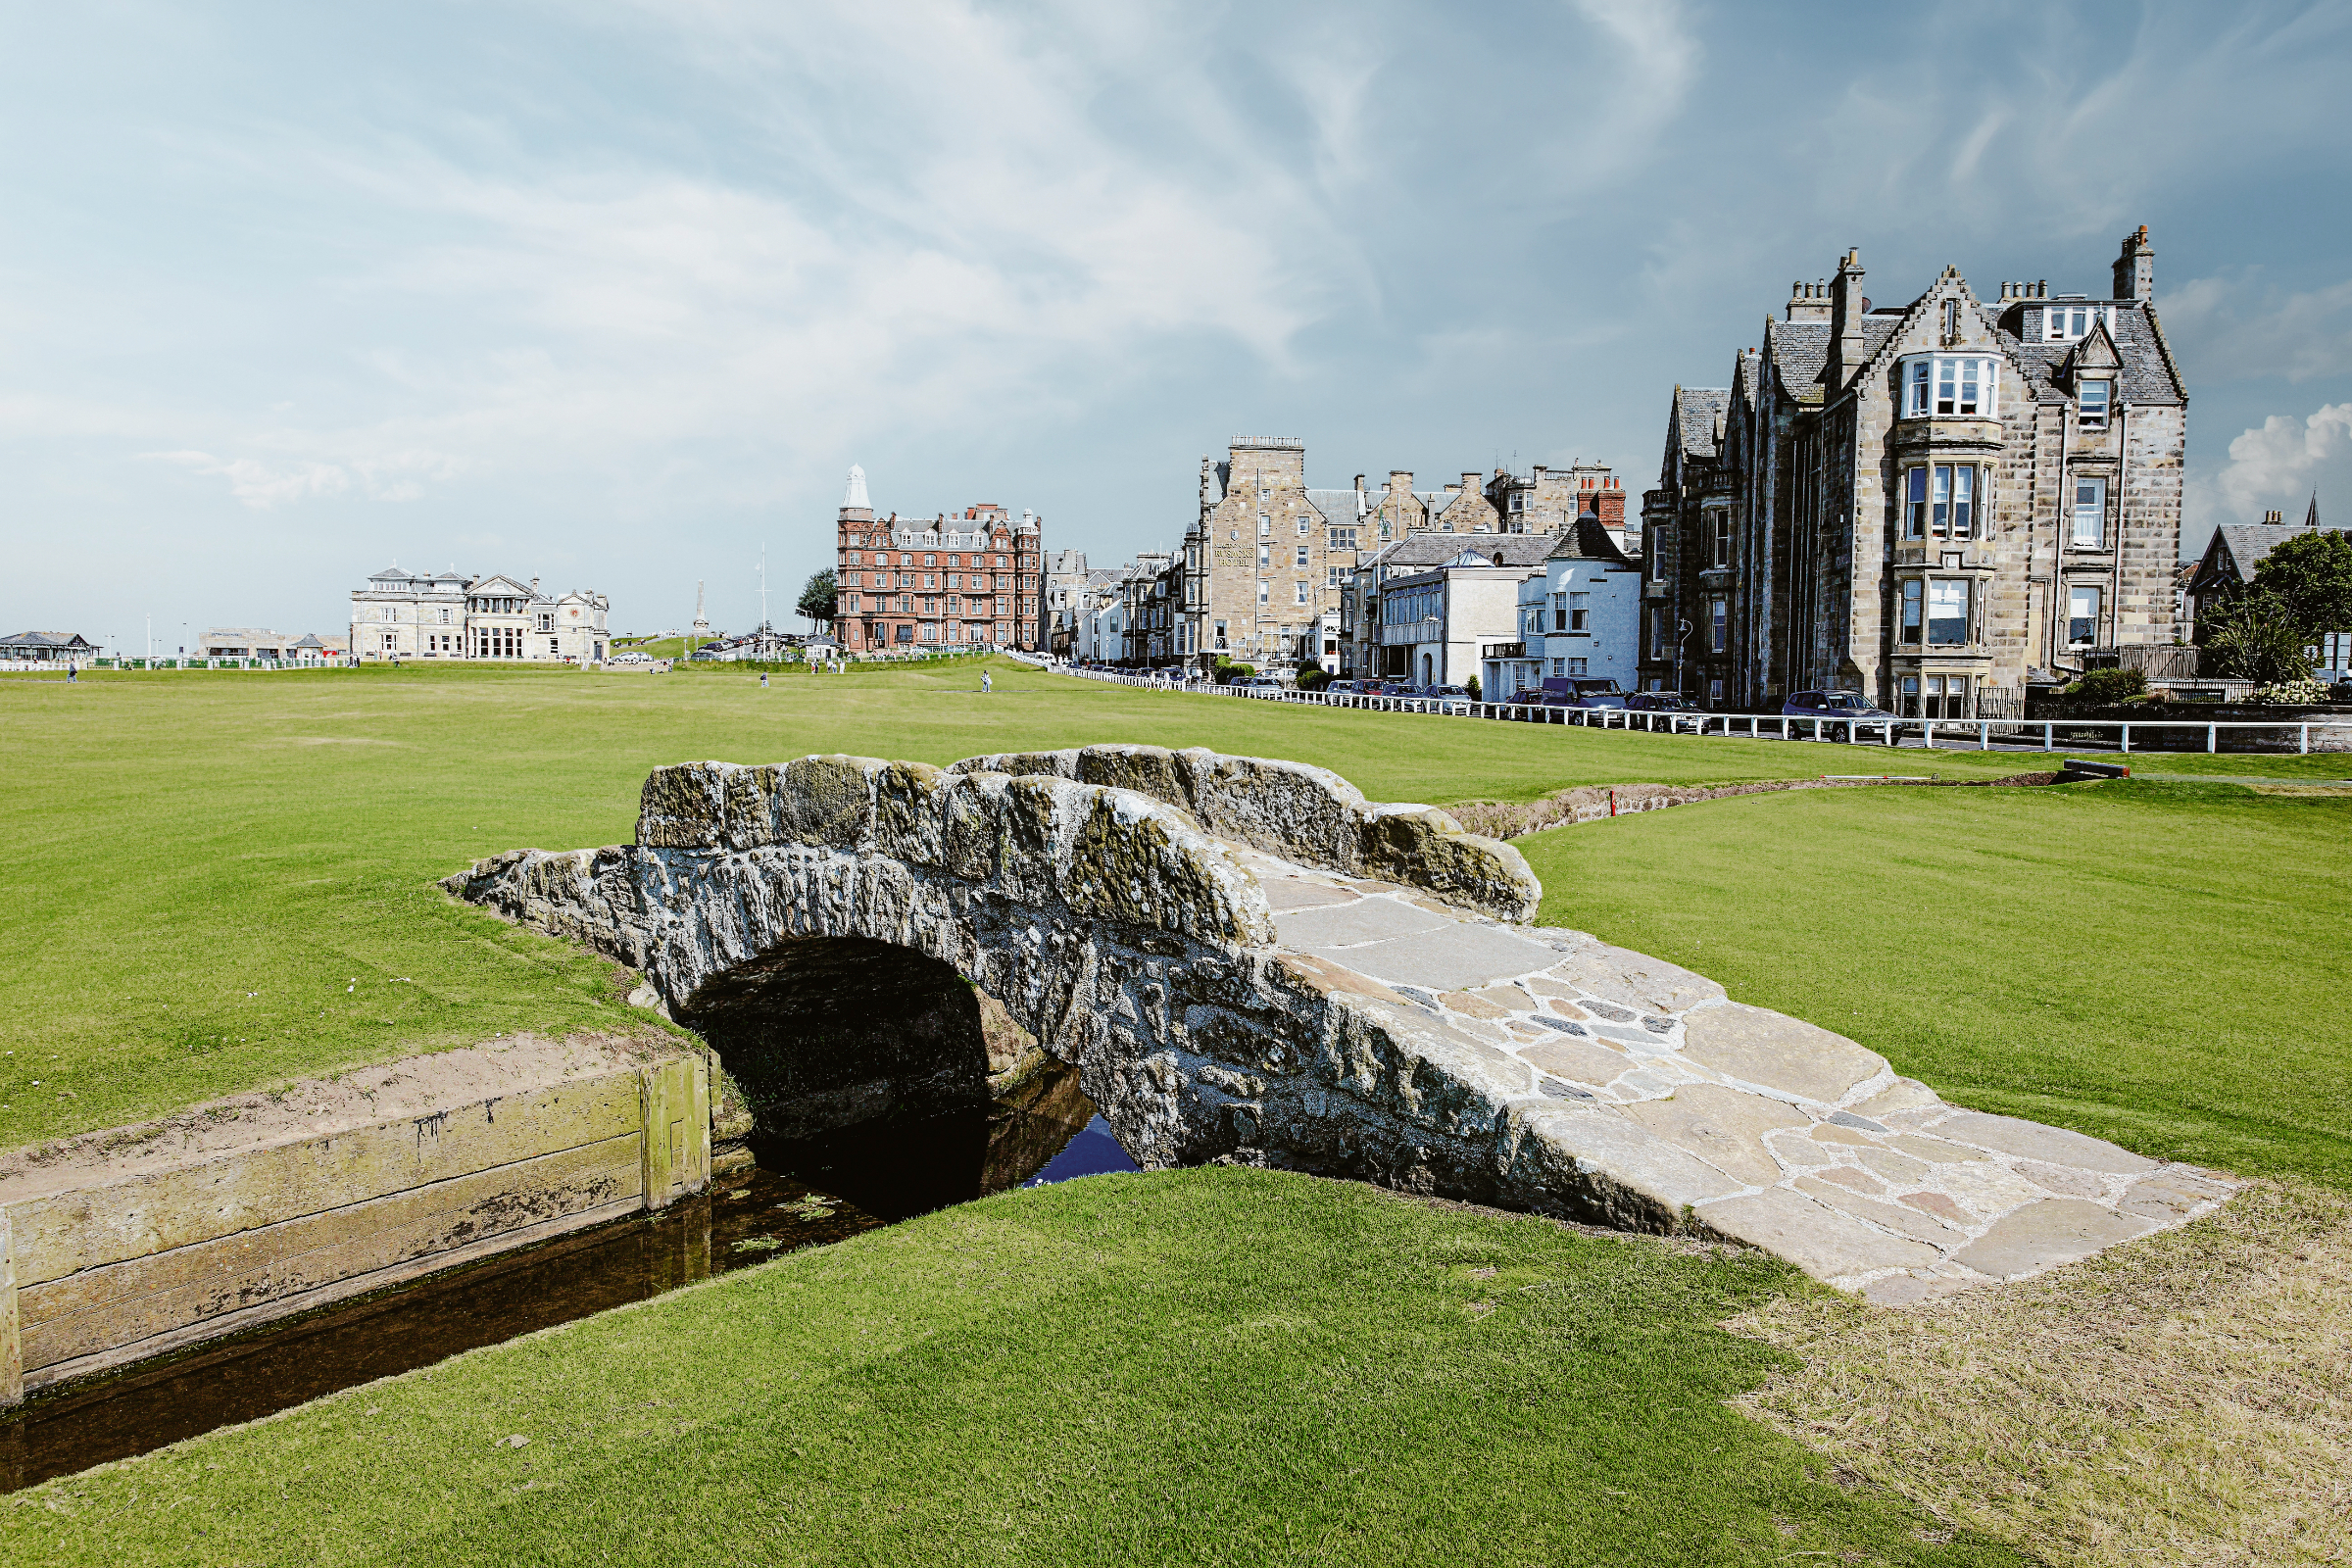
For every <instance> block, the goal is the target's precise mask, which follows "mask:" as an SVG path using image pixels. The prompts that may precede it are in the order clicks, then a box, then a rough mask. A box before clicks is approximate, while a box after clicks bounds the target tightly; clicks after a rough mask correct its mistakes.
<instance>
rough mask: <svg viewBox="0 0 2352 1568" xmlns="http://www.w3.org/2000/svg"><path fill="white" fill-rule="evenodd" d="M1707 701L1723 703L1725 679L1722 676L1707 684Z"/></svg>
mask: <svg viewBox="0 0 2352 1568" xmlns="http://www.w3.org/2000/svg"><path fill="white" fill-rule="evenodd" d="M1707 701H1708V702H1710V703H1715V704H1721V703H1722V701H1723V679H1722V677H1721V676H1717V677H1716V678H1715V679H1713V680H1711V681H1709V682H1707Z"/></svg>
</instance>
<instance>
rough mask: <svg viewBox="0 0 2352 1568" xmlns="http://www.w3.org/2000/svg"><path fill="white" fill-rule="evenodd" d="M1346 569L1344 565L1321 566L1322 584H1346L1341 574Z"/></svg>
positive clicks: (1331, 586)
mask: <svg viewBox="0 0 2352 1568" xmlns="http://www.w3.org/2000/svg"><path fill="white" fill-rule="evenodd" d="M1346 570H1347V568H1346V567H1345V566H1325V567H1324V568H1323V586H1324V587H1326V588H1342V587H1345V586H1347V583H1346V580H1345V579H1344V578H1343V577H1342V576H1341V573H1342V572H1344V571H1346Z"/></svg>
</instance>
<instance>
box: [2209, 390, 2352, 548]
mask: <svg viewBox="0 0 2352 1568" xmlns="http://www.w3.org/2000/svg"><path fill="white" fill-rule="evenodd" d="M2347 456H2352V403H2329V404H2326V405H2324V406H2322V407H2321V409H2320V410H2319V412H2318V413H2316V414H2314V415H2312V416H2311V417H2308V418H2304V419H2297V418H2295V417H2293V416H2291V415H2285V414H2274V415H2272V416H2271V417H2269V418H2267V419H2265V420H2263V421H2262V424H2261V426H2260V427H2259V428H2256V429H2252V430H2248V431H2246V432H2245V433H2244V434H2242V435H2240V436H2237V437H2236V438H2235V439H2233V440H2231V441H2230V443H2229V464H2228V465H2227V466H2225V467H2224V468H2223V469H2222V471H2221V472H2220V473H2218V474H2215V475H2214V476H2213V477H2212V478H2211V479H2210V480H2207V479H2191V480H2190V490H2191V493H2190V498H2189V503H2190V512H2191V515H2192V518H2193V519H2194V520H2197V521H2245V522H2251V521H2253V520H2254V519H2255V518H2257V517H2259V516H2260V515H2262V514H2263V512H2264V511H2265V510H2268V509H2272V508H2276V509H2278V510H2279V511H2281V512H2288V511H2292V512H2295V513H2296V515H2297V516H2298V517H2299V516H2300V505H2301V503H2302V502H2303V501H2304V500H2305V499H2306V498H2307V497H2308V496H2309V495H2310V494H2311V492H2312V489H2313V487H2314V486H2315V484H2316V483H2317V482H2318V481H2319V479H2320V478H2321V476H2322V475H2323V474H2324V473H2325V471H2326V470H2327V469H2328V468H2329V467H2330V466H2332V465H2333V464H2335V463H2336V462H2337V461H2339V460H2341V459H2343V458H2345V457H2347Z"/></svg>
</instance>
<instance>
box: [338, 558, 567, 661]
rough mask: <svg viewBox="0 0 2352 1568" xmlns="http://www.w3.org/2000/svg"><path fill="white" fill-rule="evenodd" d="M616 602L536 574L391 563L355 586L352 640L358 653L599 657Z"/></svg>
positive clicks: (438, 656)
mask: <svg viewBox="0 0 2352 1568" xmlns="http://www.w3.org/2000/svg"><path fill="white" fill-rule="evenodd" d="M612 608H613V604H612V601H611V600H609V599H607V598H606V597H605V596H604V595H603V594H600V593H598V592H596V591H595V590H594V589H574V590H573V591H572V592H570V593H565V594H549V593H542V592H541V591H540V588H539V579H538V578H536V577H533V578H531V579H529V581H528V582H523V581H518V580H517V579H515V578H513V577H503V576H491V577H476V576H473V575H471V574H469V573H466V572H456V571H429V572H410V571H403V570H401V569H400V567H399V566H398V565H391V566H386V567H385V568H384V569H383V570H381V571H378V572H372V573H370V574H369V576H368V586H367V587H365V588H356V589H354V590H352V595H351V642H350V644H349V647H350V650H351V653H352V656H353V657H354V658H357V659H371V660H372V659H496V660H520V661H523V662H531V663H575V664H586V663H595V662H601V661H602V660H603V659H604V657H605V654H606V652H607V650H608V649H609V648H610V646H611V641H610V639H611V633H610V632H609V631H608V630H607V617H608V616H609V615H610V613H611V612H612Z"/></svg>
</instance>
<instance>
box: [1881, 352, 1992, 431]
mask: <svg viewBox="0 0 2352 1568" xmlns="http://www.w3.org/2000/svg"><path fill="white" fill-rule="evenodd" d="M1998 375H1999V364H1998V362H1997V361H1994V360H1986V359H1976V358H1970V357H1967V356H1946V355H1941V354H1937V355H1933V356H1922V357H1920V358H1918V359H1913V360H1906V361H1904V362H1903V417H1905V418H1913V419H1915V418H1920V417H1926V416H1931V415H1933V416H1937V417H1945V416H1957V417H1963V418H1980V417H1983V418H1989V417H1992V414H1993V412H1994V407H1993V406H1994V403H1995V401H1996V400H1995V399H1994V396H1993V393H1994V391H1995V389H1996V388H1997V387H1998V385H1999V381H1998Z"/></svg>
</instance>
